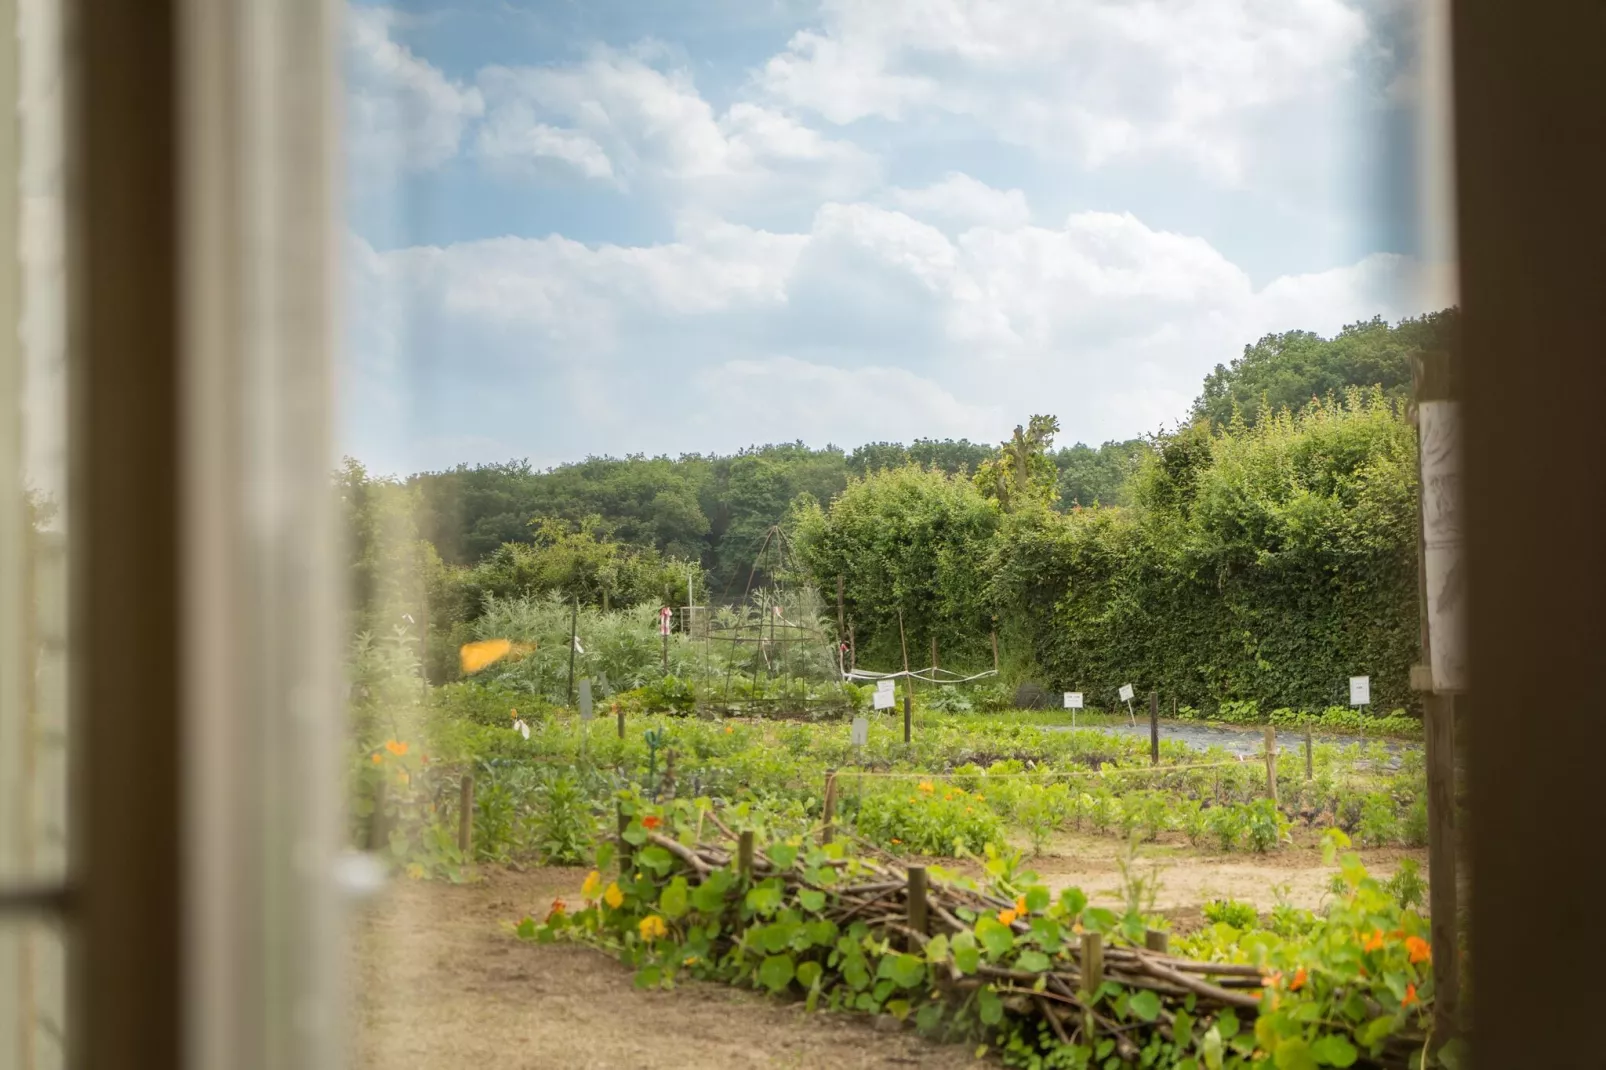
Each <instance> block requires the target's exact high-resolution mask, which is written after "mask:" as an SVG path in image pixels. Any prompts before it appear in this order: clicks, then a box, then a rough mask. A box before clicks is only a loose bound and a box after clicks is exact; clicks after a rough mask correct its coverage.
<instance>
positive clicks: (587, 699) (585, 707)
mask: <svg viewBox="0 0 1606 1070" xmlns="http://www.w3.org/2000/svg"><path fill="white" fill-rule="evenodd" d="M580 720H582V721H589V720H591V677H589V676H582V677H581V678H580Z"/></svg>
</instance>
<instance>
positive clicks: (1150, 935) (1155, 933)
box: [1143, 929, 1171, 955]
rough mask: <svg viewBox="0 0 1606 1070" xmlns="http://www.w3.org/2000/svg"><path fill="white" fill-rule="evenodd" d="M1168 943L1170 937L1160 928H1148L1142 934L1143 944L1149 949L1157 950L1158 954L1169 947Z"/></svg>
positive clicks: (1163, 952)
mask: <svg viewBox="0 0 1606 1070" xmlns="http://www.w3.org/2000/svg"><path fill="white" fill-rule="evenodd" d="M1170 945H1171V940H1170V937H1169V936H1167V935H1166V933H1165V932H1164V931H1162V930H1160V929H1150V930H1149V931H1147V932H1145V933H1144V934H1143V946H1144V947H1146V948H1148V949H1149V950H1150V951H1158V952H1159V953H1160V954H1162V955H1164V954H1165V953H1166V952H1167V950H1168V949H1169V948H1170Z"/></svg>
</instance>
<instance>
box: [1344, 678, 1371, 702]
mask: <svg viewBox="0 0 1606 1070" xmlns="http://www.w3.org/2000/svg"><path fill="white" fill-rule="evenodd" d="M1349 704H1350V705H1351V706H1370V705H1371V704H1372V678H1371V677H1370V676H1351V677H1350V678H1349Z"/></svg>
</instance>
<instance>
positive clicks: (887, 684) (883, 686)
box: [875, 679, 897, 695]
mask: <svg viewBox="0 0 1606 1070" xmlns="http://www.w3.org/2000/svg"><path fill="white" fill-rule="evenodd" d="M896 685H897V681H896V680H891V679H888V680H877V681H876V682H875V689H876V694H878V695H879V694H881V693H882V692H883V691H885V692H886V693H887V694H889V695H890V694H892V689H893V687H895V686H896Z"/></svg>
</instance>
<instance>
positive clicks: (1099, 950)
mask: <svg viewBox="0 0 1606 1070" xmlns="http://www.w3.org/2000/svg"><path fill="white" fill-rule="evenodd" d="M1081 966H1082V1002H1083V1003H1085V1004H1086V1005H1087V1006H1086V1009H1085V1010H1084V1011H1083V1012H1082V1042H1083V1043H1084V1044H1091V1043H1093V1038H1094V1037H1095V1036H1096V1035H1097V1034H1098V1020H1097V1019H1096V1018H1094V1017H1093V997H1094V995H1095V994H1096V993H1097V992H1098V990H1099V985H1101V984H1103V983H1104V937H1102V936H1100V935H1099V934H1098V933H1083V934H1082V962H1081Z"/></svg>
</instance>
